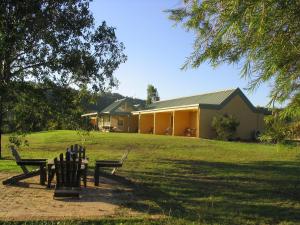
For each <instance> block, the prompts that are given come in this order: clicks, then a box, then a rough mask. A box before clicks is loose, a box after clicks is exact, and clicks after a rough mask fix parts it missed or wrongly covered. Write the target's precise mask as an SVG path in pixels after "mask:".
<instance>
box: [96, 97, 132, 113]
mask: <svg viewBox="0 0 300 225" xmlns="http://www.w3.org/2000/svg"><path fill="white" fill-rule="evenodd" d="M125 101H127V102H129V103H130V101H129V100H128V99H126V98H123V99H120V100H116V101H114V102H113V103H112V104H110V105H109V106H107V107H106V108H104V109H103V110H101V112H100V114H111V115H129V114H131V112H120V111H116V110H117V109H118V108H119V107H120V106H121V105H122V104H123V103H124V102H125ZM133 107H134V106H133Z"/></svg>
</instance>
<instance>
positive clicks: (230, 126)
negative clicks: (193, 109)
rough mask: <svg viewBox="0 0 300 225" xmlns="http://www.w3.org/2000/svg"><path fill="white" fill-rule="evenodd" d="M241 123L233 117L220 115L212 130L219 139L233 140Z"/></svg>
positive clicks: (216, 117)
mask: <svg viewBox="0 0 300 225" xmlns="http://www.w3.org/2000/svg"><path fill="white" fill-rule="evenodd" d="M239 125H240V122H239V121H238V120H237V119H235V118H234V117H233V116H232V115H227V114H225V115H218V116H215V117H214V118H213V120H212V124H211V126H212V128H213V129H214V131H215V132H216V134H217V139H220V140H233V138H234V135H235V132H236V129H237V127H238V126H239Z"/></svg>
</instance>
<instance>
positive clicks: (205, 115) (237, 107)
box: [199, 95, 264, 139]
mask: <svg viewBox="0 0 300 225" xmlns="http://www.w3.org/2000/svg"><path fill="white" fill-rule="evenodd" d="M225 113H227V114H231V115H233V116H234V117H235V118H236V119H238V120H239V122H240V125H239V126H238V128H237V132H236V137H238V138H241V139H250V138H251V135H252V132H253V131H257V130H259V131H262V130H263V127H264V121H263V118H264V115H263V114H262V113H256V112H253V111H252V109H251V108H249V106H248V105H247V104H246V103H245V102H244V100H243V99H242V98H241V97H240V96H239V95H236V96H235V97H233V98H232V99H231V100H230V101H229V102H228V103H227V104H226V105H225V106H224V107H223V108H222V109H220V110H215V109H203V108H201V109H200V134H199V135H200V137H202V138H215V137H216V134H215V132H214V131H213V129H212V128H211V123H212V119H213V117H214V116H216V115H223V114H225Z"/></svg>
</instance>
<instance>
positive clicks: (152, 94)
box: [146, 84, 160, 105]
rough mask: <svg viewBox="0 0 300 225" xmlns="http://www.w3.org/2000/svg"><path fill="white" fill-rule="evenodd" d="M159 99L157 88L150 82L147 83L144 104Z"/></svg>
mask: <svg viewBox="0 0 300 225" xmlns="http://www.w3.org/2000/svg"><path fill="white" fill-rule="evenodd" d="M159 99H160V98H159V95H158V91H157V89H156V88H155V87H154V86H153V85H152V84H148V87H147V100H146V104H147V105H150V104H151V103H153V102H156V101H159Z"/></svg>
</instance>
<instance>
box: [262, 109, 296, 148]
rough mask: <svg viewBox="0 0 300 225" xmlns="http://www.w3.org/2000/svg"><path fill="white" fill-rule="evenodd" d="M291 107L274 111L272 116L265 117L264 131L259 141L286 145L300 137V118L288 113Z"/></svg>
mask: <svg viewBox="0 0 300 225" xmlns="http://www.w3.org/2000/svg"><path fill="white" fill-rule="evenodd" d="M291 108H292V107H287V108H285V109H283V110H274V111H273V113H272V115H270V116H265V130H264V132H263V134H262V135H261V137H260V140H261V141H265V142H270V143H286V142H287V141H288V140H294V139H297V138H299V137H300V117H294V115H295V114H297V113H299V112H296V113H290V112H289V110H290V109H291Z"/></svg>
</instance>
